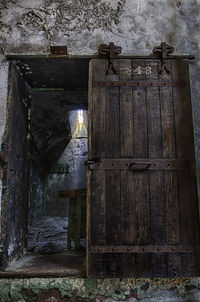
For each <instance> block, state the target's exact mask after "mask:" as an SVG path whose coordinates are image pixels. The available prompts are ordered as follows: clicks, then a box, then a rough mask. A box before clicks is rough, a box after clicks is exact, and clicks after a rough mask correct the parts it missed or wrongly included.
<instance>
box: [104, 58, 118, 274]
mask: <svg viewBox="0 0 200 302" xmlns="http://www.w3.org/2000/svg"><path fill="white" fill-rule="evenodd" d="M114 65H115V68H116V69H118V66H117V65H118V62H117V61H116V60H115V62H114ZM113 79H118V75H107V76H106V80H113ZM119 125H120V101H119V88H118V87H107V88H106V92H105V157H106V158H119V157H120V127H119ZM120 181H121V180H120V170H107V171H105V183H106V187H105V191H106V193H105V194H106V197H105V198H106V220H105V221H106V242H107V244H109V245H115V244H116V245H117V244H118V243H119V242H121V201H120ZM106 262H107V274H108V275H109V276H113V277H119V276H120V275H121V260H120V255H113V257H112V258H111V257H110V255H107V256H106Z"/></svg>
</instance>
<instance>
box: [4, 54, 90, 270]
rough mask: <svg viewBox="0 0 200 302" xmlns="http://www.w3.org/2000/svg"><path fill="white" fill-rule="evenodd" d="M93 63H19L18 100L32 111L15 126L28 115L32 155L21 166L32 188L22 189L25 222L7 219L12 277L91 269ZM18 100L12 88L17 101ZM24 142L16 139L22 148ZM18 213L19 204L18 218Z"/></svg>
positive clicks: (14, 64)
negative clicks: (89, 165) (88, 252)
mask: <svg viewBox="0 0 200 302" xmlns="http://www.w3.org/2000/svg"><path fill="white" fill-rule="evenodd" d="M88 63H89V60H88V59H83V58H80V59H78V58H77V59H66V58H20V59H18V60H17V61H15V62H12V63H11V65H12V68H13V70H14V73H15V74H17V76H16V77H15V88H14V90H17V91H18V102H20V103H21V106H25V107H26V109H27V110H25V111H24V114H23V116H22V115H20V116H18V117H17V120H16V121H15V125H14V124H13V127H16V123H19V124H20V123H21V120H22V119H26V122H25V124H26V126H27V131H24V136H25V135H26V138H25V139H26V142H27V148H25V149H24V150H22V151H21V154H20V156H21V157H23V156H24V158H27V159H26V160H25V161H26V163H24V165H23V166H24V167H21V168H24V169H25V170H26V171H23V173H24V174H25V175H24V178H27V179H28V186H22V185H21V188H19V189H21V190H24V191H26V192H24V195H23V196H24V197H23V200H21V201H20V202H21V205H20V207H21V208H23V219H21V220H22V221H23V225H22V222H21V223H20V224H19V225H18V223H17V221H18V220H19V219H20V217H18V218H16V217H15V218H16V219H15V220H16V225H13V223H12V228H13V227H14V228H15V231H14V233H13V230H9V226H8V225H9V219H11V218H9V217H7V218H6V219H7V227H6V229H5V238H6V241H7V245H6V246H7V250H6V251H5V255H6V256H5V258H7V259H6V260H5V262H6V263H7V268H6V272H7V273H8V274H30V275H31V274H32V275H40V274H45V275H73V276H80V275H83V274H84V263H85V249H86V174H87V167H86V165H85V161H86V160H87V148H88V134H87V125H88V116H87V109H88ZM12 72H13V71H12ZM22 82H23V85H22ZM10 85H11V86H12V85H13V83H10ZM22 86H23V89H25V90H26V91H28V95H26V97H24V93H23V91H21V90H20V89H21V87H22ZM24 87H25V88H24ZM15 98H16V94H15V93H13V92H12V102H16V100H15ZM16 130H17V129H16ZM16 135H17V136H18V135H19V134H16ZM21 135H22V134H21ZM19 137H20V135H19ZM18 143H19V144H20V143H21V142H20V141H19V142H17V141H15V142H13V144H15V149H17V146H16V144H18ZM23 153H26V154H23ZM18 170H19V171H18V174H19V173H20V168H18ZM14 173H15V172H14ZM15 185H17V184H15ZM22 187H23V188H22ZM27 187H28V189H27ZM10 194H12V193H10ZM13 194H15V193H14V192H13ZM11 198H12V196H11ZM13 207H17V205H16V204H15V205H14V204H13ZM16 215H19V213H18V212H17V211H16V209H13V213H12V215H11V216H12V217H13V216H16ZM11 233H12V236H10V237H9V234H11ZM20 233H22V234H21V237H20V238H21V239H18V240H20V242H18V243H17V242H16V238H18V237H19V234H20ZM15 242H16V244H15ZM17 245H18V246H17ZM19 245H20V249H19ZM52 254H53V256H52ZM21 256H22V258H21ZM16 258H18V261H16Z"/></svg>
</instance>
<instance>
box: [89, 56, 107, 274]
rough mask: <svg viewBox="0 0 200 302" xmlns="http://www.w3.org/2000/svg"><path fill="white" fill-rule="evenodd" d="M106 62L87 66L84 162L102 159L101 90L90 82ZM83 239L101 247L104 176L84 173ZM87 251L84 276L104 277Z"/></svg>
mask: <svg viewBox="0 0 200 302" xmlns="http://www.w3.org/2000/svg"><path fill="white" fill-rule="evenodd" d="M106 64H107V62H106V61H105V60H102V61H101V64H99V62H98V61H97V60H92V61H91V62H90V74H89V104H88V117H89V128H88V139H89V141H88V158H89V159H93V158H96V157H100V158H103V157H104V156H105V88H104V87H100V88H99V87H98V88H97V87H92V85H91V83H92V80H93V79H96V80H104V79H105V68H106ZM87 195H88V197H87V207H88V209H87V234H88V235H87V237H88V242H89V245H90V244H97V243H99V244H105V243H106V241H105V232H106V229H105V217H106V210H105V209H106V208H105V172H104V171H88V189H87ZM89 245H88V247H87V274H88V276H92V275H95V274H97V272H99V274H100V275H102V276H104V275H106V264H105V261H104V258H105V257H104V255H102V256H101V255H98V256H90V251H89Z"/></svg>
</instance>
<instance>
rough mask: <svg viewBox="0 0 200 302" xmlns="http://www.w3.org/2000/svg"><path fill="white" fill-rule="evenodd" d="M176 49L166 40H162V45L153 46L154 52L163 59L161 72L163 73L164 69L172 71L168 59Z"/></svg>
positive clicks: (167, 71)
mask: <svg viewBox="0 0 200 302" xmlns="http://www.w3.org/2000/svg"><path fill="white" fill-rule="evenodd" d="M173 51H174V47H172V46H170V45H168V44H167V43H165V42H162V43H161V45H160V46H156V47H154V48H153V54H155V55H158V56H159V57H160V60H161V70H160V71H159V74H162V73H163V72H164V71H165V72H166V73H167V74H169V73H170V71H169V70H168V69H167V67H166V59H167V58H169V55H171V54H172V53H173Z"/></svg>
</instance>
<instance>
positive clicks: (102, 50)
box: [98, 42, 122, 74]
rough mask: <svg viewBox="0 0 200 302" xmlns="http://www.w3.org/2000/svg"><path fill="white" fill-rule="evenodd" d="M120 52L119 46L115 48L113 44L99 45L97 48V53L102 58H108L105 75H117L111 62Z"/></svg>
mask: <svg viewBox="0 0 200 302" xmlns="http://www.w3.org/2000/svg"><path fill="white" fill-rule="evenodd" d="M121 51H122V48H121V47H120V46H116V45H115V44H114V43H113V42H110V43H109V45H107V44H100V45H99V48H98V53H99V54H100V55H102V56H106V57H107V58H108V69H107V71H106V74H112V73H114V74H117V71H116V69H115V67H114V63H113V60H114V59H115V57H116V56H117V55H119V54H120V53H121Z"/></svg>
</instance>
